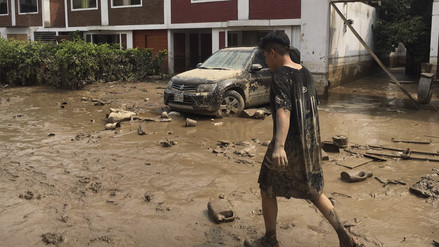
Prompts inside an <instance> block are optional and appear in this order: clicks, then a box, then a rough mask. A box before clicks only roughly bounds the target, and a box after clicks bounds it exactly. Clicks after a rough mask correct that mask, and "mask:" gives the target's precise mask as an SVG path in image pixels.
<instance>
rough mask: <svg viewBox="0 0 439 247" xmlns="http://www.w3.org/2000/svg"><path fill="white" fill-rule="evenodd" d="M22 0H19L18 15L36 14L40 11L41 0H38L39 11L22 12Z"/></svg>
mask: <svg viewBox="0 0 439 247" xmlns="http://www.w3.org/2000/svg"><path fill="white" fill-rule="evenodd" d="M20 1H21V0H18V15H35V14H38V13H40V5H39V0H36V2H37V12H24V13H22V12H21V2H20Z"/></svg>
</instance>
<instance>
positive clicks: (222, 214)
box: [207, 199, 236, 223]
mask: <svg viewBox="0 0 439 247" xmlns="http://www.w3.org/2000/svg"><path fill="white" fill-rule="evenodd" d="M207 209H208V210H209V215H210V217H211V218H212V220H213V221H215V222H216V223H221V222H230V221H234V220H235V218H236V214H235V211H234V210H233V207H232V205H231V204H230V202H229V200H227V199H216V200H211V201H210V202H209V203H208V204H207Z"/></svg>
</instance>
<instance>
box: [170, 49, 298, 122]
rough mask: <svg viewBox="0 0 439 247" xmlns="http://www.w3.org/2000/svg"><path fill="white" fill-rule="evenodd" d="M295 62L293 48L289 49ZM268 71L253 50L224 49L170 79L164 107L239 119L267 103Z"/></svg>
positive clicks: (259, 52) (258, 51)
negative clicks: (247, 112)
mask: <svg viewBox="0 0 439 247" xmlns="http://www.w3.org/2000/svg"><path fill="white" fill-rule="evenodd" d="M290 56H291V58H292V59H293V61H295V62H299V61H300V53H299V51H298V50H297V49H295V48H291V49H290ZM270 80H271V72H270V70H269V69H268V66H267V64H266V63H265V56H264V53H263V52H262V51H261V50H259V49H258V48H257V47H235V48H225V49H221V50H219V51H217V52H215V53H214V54H213V55H212V56H210V57H209V58H208V59H207V60H206V61H205V62H204V63H202V64H198V65H197V68H196V69H193V70H189V71H186V72H183V73H181V74H178V75H176V76H174V77H172V78H171V80H170V81H169V83H168V87H167V88H166V89H165V93H164V100H165V104H166V105H168V106H169V107H170V108H171V109H173V110H178V111H186V112H194V113H198V114H205V115H215V116H218V117H232V116H239V115H240V114H241V112H242V111H243V110H244V109H245V108H248V107H253V106H257V105H262V104H267V103H269V92H270Z"/></svg>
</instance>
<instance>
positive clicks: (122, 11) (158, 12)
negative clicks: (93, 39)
mask: <svg viewBox="0 0 439 247" xmlns="http://www.w3.org/2000/svg"><path fill="white" fill-rule="evenodd" d="M111 2H112V0H108V16H109V19H110V25H141V24H163V23H164V16H163V0H143V1H142V4H143V5H142V7H129V8H111Z"/></svg>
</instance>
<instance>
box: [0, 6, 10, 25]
mask: <svg viewBox="0 0 439 247" xmlns="http://www.w3.org/2000/svg"><path fill="white" fill-rule="evenodd" d="M10 26H12V18H11V0H8V15H6V16H0V27H10Z"/></svg>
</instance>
